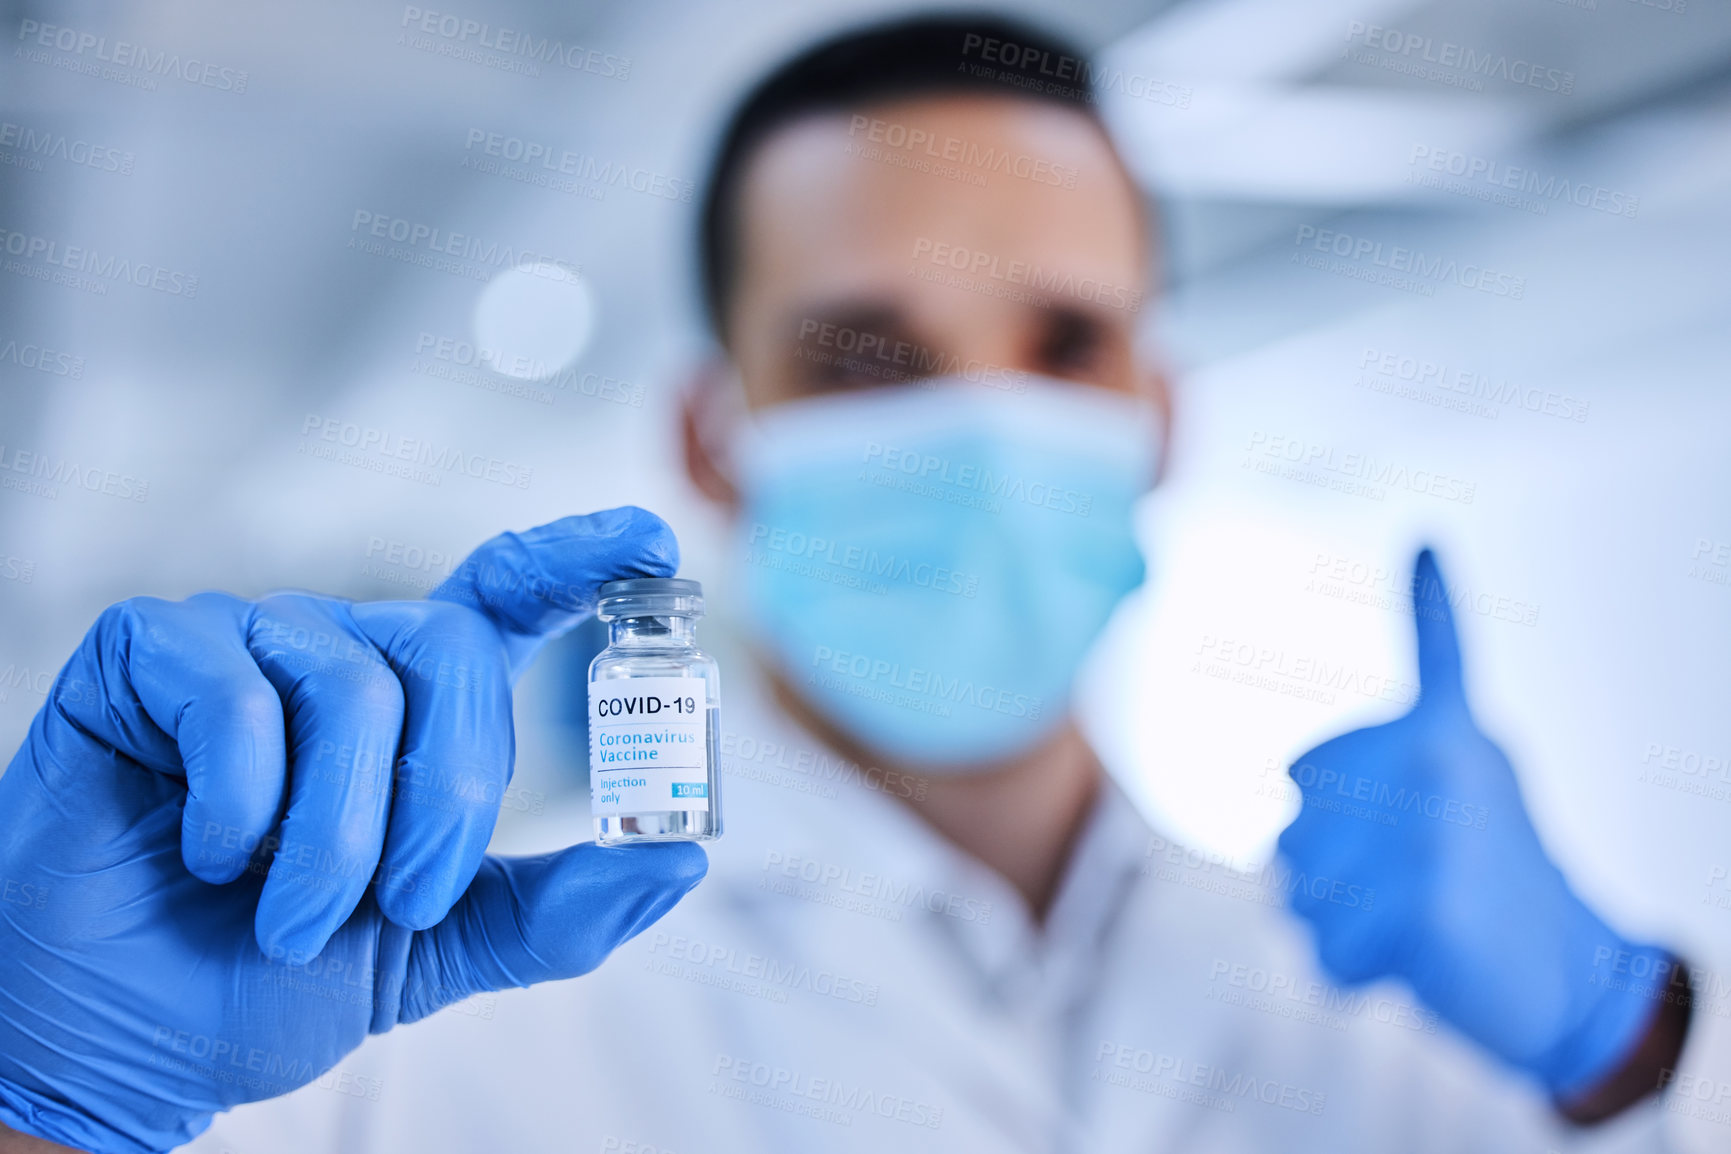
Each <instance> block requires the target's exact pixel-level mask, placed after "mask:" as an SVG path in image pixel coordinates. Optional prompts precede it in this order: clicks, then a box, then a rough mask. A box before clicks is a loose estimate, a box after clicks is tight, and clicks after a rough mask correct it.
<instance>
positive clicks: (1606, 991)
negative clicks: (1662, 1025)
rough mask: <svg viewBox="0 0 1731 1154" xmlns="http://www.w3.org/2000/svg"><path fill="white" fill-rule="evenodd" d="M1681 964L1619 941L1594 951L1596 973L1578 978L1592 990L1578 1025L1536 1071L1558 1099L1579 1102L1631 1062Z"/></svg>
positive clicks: (1655, 950) (1660, 953) (1647, 948)
mask: <svg viewBox="0 0 1731 1154" xmlns="http://www.w3.org/2000/svg"><path fill="white" fill-rule="evenodd" d="M1678 965H1681V963H1680V962H1678V961H1677V959H1675V958H1674V957H1672V955H1671V954H1670V952H1669V951H1667V950H1664V949H1662V948H1660V947H1658V946H1651V945H1635V944H1632V943H1629V942H1624V941H1621V940H1619V939H1616V938H1614V937H1611V938H1610V940H1608V941H1607V942H1606V943H1605V944H1602V945H1596V946H1595V947H1594V948H1593V961H1592V966H1591V968H1590V969H1588V970H1587V971H1586V972H1584V973H1582V974H1579V975H1578V976H1577V977H1575V978H1574V979H1573V980H1575V981H1580V982H1584V983H1585V984H1586V985H1587V986H1588V987H1589V990H1588V992H1587V994H1586V995H1584V996H1583V998H1582V1003H1583V1006H1584V1012H1583V1013H1582V1015H1581V1018H1580V1021H1579V1024H1578V1025H1577V1026H1576V1028H1575V1029H1573V1030H1570V1031H1569V1032H1568V1034H1567V1035H1566V1036H1565V1037H1564V1038H1563V1039H1562V1040H1561V1041H1559V1042H1558V1044H1557V1045H1556V1046H1554V1047H1552V1049H1551V1051H1550V1053H1549V1054H1548V1055H1546V1058H1545V1060H1544V1061H1543V1062H1541V1063H1540V1068H1539V1070H1538V1071H1537V1072H1538V1074H1539V1076H1540V1077H1541V1078H1542V1079H1543V1080H1544V1082H1545V1086H1546V1088H1548V1089H1549V1090H1550V1092H1551V1094H1552V1096H1553V1097H1555V1098H1557V1099H1559V1100H1562V1101H1568V1100H1570V1099H1574V1098H1578V1097H1580V1096H1582V1095H1584V1094H1586V1093H1587V1092H1588V1091H1590V1090H1592V1089H1593V1088H1594V1087H1596V1086H1597V1085H1599V1084H1600V1083H1601V1082H1603V1081H1604V1080H1605V1079H1606V1078H1608V1077H1610V1076H1611V1075H1612V1074H1614V1073H1615V1072H1616V1071H1617V1070H1618V1069H1619V1068H1620V1067H1621V1065H1622V1064H1623V1063H1624V1062H1625V1061H1627V1060H1628V1058H1629V1055H1630V1054H1631V1053H1633V1052H1634V1050H1635V1048H1636V1047H1637V1046H1639V1045H1640V1043H1641V1039H1642V1038H1644V1037H1645V1036H1646V1034H1647V1031H1648V1029H1649V1028H1650V1027H1651V1025H1652V1022H1653V1018H1654V1016H1655V1015H1656V1014H1657V1013H1658V1012H1659V1007H1660V1005H1661V1002H1662V1000H1663V998H1664V996H1665V990H1666V987H1667V986H1668V984H1669V983H1670V981H1671V977H1672V971H1673V970H1674V969H1675V968H1676V967H1677V966H1678Z"/></svg>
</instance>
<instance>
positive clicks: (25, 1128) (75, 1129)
mask: <svg viewBox="0 0 1731 1154" xmlns="http://www.w3.org/2000/svg"><path fill="white" fill-rule="evenodd" d="M212 1117H213V1115H210V1114H202V1115H195V1116H194V1117H193V1118H192V1119H191V1120H189V1121H188V1122H187V1123H186V1124H185V1125H184V1126H183V1127H180V1128H178V1129H177V1132H176V1133H174V1134H162V1135H160V1136H159V1137H160V1138H161V1139H162V1141H161V1142H157V1143H153V1142H142V1141H140V1140H138V1139H137V1138H133V1137H131V1136H130V1135H128V1134H124V1133H122V1132H121V1131H119V1130H116V1129H114V1128H113V1127H112V1126H109V1125H107V1124H106V1123H103V1122H99V1121H98V1120H96V1119H95V1118H92V1117H90V1116H89V1115H88V1114H85V1113H83V1112H82V1111H80V1110H78V1109H77V1108H76V1107H74V1106H72V1105H70V1104H68V1103H66V1102H57V1101H54V1100H52V1099H49V1098H45V1097H43V1096H42V1095H41V1094H38V1093H35V1092H34V1091H31V1090H26V1089H24V1088H23V1087H21V1086H16V1085H13V1084H12V1083H10V1082H5V1081H0V1123H4V1124H5V1125H7V1126H9V1127H11V1128H12V1129H14V1130H16V1131H18V1133H20V1134H28V1135H30V1136H31V1137H33V1138H40V1139H42V1140H43V1141H44V1142H58V1143H59V1144H60V1145H62V1146H70V1147H72V1148H73V1149H75V1150H87V1151H89V1152H90V1154H158V1152H159V1151H165V1150H172V1149H174V1148H175V1147H176V1146H182V1145H184V1144H186V1143H187V1142H190V1141H191V1140H192V1139H194V1138H196V1137H198V1135H200V1134H202V1133H204V1132H205V1130H206V1129H207V1128H208V1127H209V1126H210V1120H211V1118H212Z"/></svg>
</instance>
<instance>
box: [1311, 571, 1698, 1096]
mask: <svg viewBox="0 0 1731 1154" xmlns="http://www.w3.org/2000/svg"><path fill="white" fill-rule="evenodd" d="M1413 615H1414V618H1415V620H1416V622H1417V627H1418V668H1419V685H1420V694H1419V699H1418V702H1417V703H1416V704H1415V705H1414V706H1413V708H1412V710H1411V711H1410V712H1409V713H1407V714H1406V716H1404V717H1402V718H1400V719H1398V720H1396V721H1393V722H1390V723H1388V724H1386V725H1377V726H1372V727H1370V728H1367V729H1359V730H1355V731H1353V732H1351V733H1347V734H1344V735H1343V736H1340V737H1337V738H1334V739H1333V740H1331V741H1327V742H1324V743H1323V744H1322V745H1319V746H1317V747H1316V748H1315V749H1313V750H1311V751H1310V752H1309V753H1306V754H1305V755H1304V756H1303V757H1301V758H1299V759H1298V761H1297V762H1296V763H1295V764H1294V765H1293V766H1292V768H1291V769H1290V771H1289V772H1290V773H1291V775H1292V777H1293V779H1294V780H1295V781H1296V782H1297V783H1298V785H1299V787H1300V789H1301V790H1302V792H1303V801H1304V807H1303V810H1302V812H1300V813H1299V815H1298V817H1297V818H1296V819H1295V820H1294V821H1293V823H1292V824H1291V825H1290V826H1288V827H1287V829H1286V830H1285V832H1284V833H1282V834H1281V836H1280V852H1281V854H1282V856H1283V857H1284V858H1285V861H1286V864H1287V865H1288V866H1289V867H1290V868H1291V869H1292V870H1293V871H1294V873H1295V875H1302V876H1303V879H1305V881H1307V882H1308V881H1311V880H1313V879H1335V880H1343V881H1346V882H1348V883H1351V884H1353V885H1355V886H1357V887H1359V889H1358V891H1357V892H1360V893H1363V892H1366V891H1374V895H1375V896H1374V900H1372V901H1369V902H1362V901H1361V902H1359V903H1358V904H1356V905H1350V904H1347V903H1346V902H1344V901H1342V900H1338V893H1337V891H1336V889H1335V888H1334V887H1332V886H1331V885H1322V884H1302V883H1299V882H1298V881H1297V879H1295V884H1294V885H1292V886H1290V887H1289V890H1290V892H1291V895H1292V897H1291V904H1292V908H1293V909H1294V911H1295V912H1297V913H1298V914H1299V915H1300V916H1301V917H1303V918H1304V919H1305V920H1306V921H1308V922H1309V923H1310V924H1311V926H1312V928H1313V929H1314V931H1315V934H1316V941H1317V948H1318V952H1319V954H1320V956H1321V960H1322V964H1323V968H1324V969H1325V970H1326V971H1327V972H1328V973H1329V974H1330V975H1331V976H1332V977H1333V978H1334V979H1335V980H1337V981H1340V982H1343V983H1347V984H1356V983H1360V982H1366V981H1371V980H1374V979H1378V978H1384V977H1391V976H1392V977H1397V978H1400V979H1403V980H1404V981H1406V982H1407V983H1408V984H1409V985H1410V986H1411V987H1412V989H1413V990H1414V992H1415V993H1416V994H1417V995H1418V996H1419V998H1420V999H1421V1000H1422V1001H1423V1002H1424V1003H1425V1004H1426V1005H1428V1006H1429V1007H1430V1008H1432V1009H1433V1010H1435V1011H1436V1012H1437V1013H1438V1014H1439V1015H1440V1016H1441V1017H1442V1018H1443V1019H1444V1020H1445V1021H1447V1022H1449V1023H1450V1024H1452V1025H1453V1026H1454V1027H1455V1028H1456V1029H1458V1030H1459V1031H1461V1032H1462V1033H1463V1034H1465V1035H1467V1036H1468V1037H1470V1038H1472V1039H1474V1040H1475V1041H1477V1042H1478V1043H1479V1044H1481V1045H1482V1046H1484V1047H1485V1048H1486V1049H1488V1050H1490V1051H1491V1052H1492V1053H1494V1054H1496V1055H1498V1056H1499V1057H1501V1058H1502V1059H1503V1060H1504V1061H1506V1062H1508V1063H1509V1064H1511V1065H1513V1066H1515V1067H1518V1068H1520V1069H1522V1070H1525V1071H1527V1072H1529V1073H1530V1074H1532V1075H1533V1076H1534V1077H1536V1078H1537V1079H1538V1080H1539V1081H1540V1082H1542V1083H1543V1085H1544V1086H1545V1087H1546V1089H1547V1090H1548V1091H1549V1092H1550V1093H1551V1095H1552V1096H1553V1097H1554V1098H1556V1099H1557V1100H1559V1101H1560V1102H1567V1101H1569V1100H1570V1099H1573V1098H1576V1097H1578V1096H1579V1095H1581V1094H1582V1093H1583V1092H1585V1091H1588V1090H1589V1089H1591V1088H1592V1087H1594V1086H1595V1085H1597V1084H1598V1083H1599V1082H1600V1080H1601V1079H1603V1078H1604V1077H1605V1076H1606V1075H1607V1074H1610V1073H1611V1072H1613V1071H1615V1070H1616V1069H1617V1068H1618V1066H1619V1064H1620V1063H1621V1062H1622V1060H1623V1059H1624V1058H1625V1057H1626V1056H1628V1054H1629V1053H1630V1051H1631V1050H1632V1049H1633V1048H1634V1047H1635V1045H1636V1044H1637V1043H1638V1042H1639V1041H1640V1040H1641V1039H1642V1037H1643V1036H1644V1035H1645V1032H1646V1030H1647V1028H1648V1025H1649V1023H1650V1022H1651V1021H1652V1019H1653V1015H1654V1013H1655V1011H1656V1009H1657V1005H1658V1002H1657V999H1656V996H1655V983H1654V982H1653V981H1651V980H1649V981H1648V982H1645V983H1643V982H1642V981H1640V980H1635V981H1630V980H1628V979H1629V975H1630V974H1631V973H1633V974H1646V975H1654V976H1657V978H1658V981H1657V983H1656V987H1657V988H1662V987H1663V985H1664V980H1663V975H1664V974H1665V973H1666V972H1667V970H1668V969H1669V967H1670V966H1671V964H1672V962H1671V960H1670V959H1669V957H1668V955H1667V954H1666V953H1665V951H1663V950H1661V949H1658V948H1656V947H1652V946H1643V945H1637V944H1634V943H1631V942H1628V941H1625V940H1624V939H1623V937H1622V936H1621V935H1619V934H1618V933H1617V932H1616V931H1615V930H1613V929H1611V927H1610V926H1608V925H1606V924H1605V922H1604V921H1602V920H1601V919H1600V918H1599V917H1598V916H1597V915H1595V914H1594V913H1593V911H1592V910H1590V909H1588V908H1587V906H1586V904H1585V903H1583V902H1582V901H1581V899H1580V898H1579V897H1578V896H1576V894H1575V892H1574V891H1573V890H1572V889H1570V888H1569V884H1568V882H1567V881H1566V880H1565V879H1564V877H1563V875H1562V873H1561V872H1560V871H1559V870H1558V869H1557V867H1556V866H1555V865H1553V864H1552V863H1551V860H1550V859H1549V858H1548V857H1547V856H1546V854H1545V850H1544V847H1543V846H1542V845H1541V844H1540V843H1539V838H1538V835H1537V833H1536V832H1535V831H1534V829H1533V825H1532V822H1531V821H1530V820H1529V819H1528V817H1527V812H1526V808H1525V806H1524V805H1523V804H1522V801H1521V792H1520V787H1519V785H1518V783H1517V782H1516V780H1515V775H1514V771H1513V769H1512V768H1511V767H1510V765H1509V761H1508V758H1506V757H1505V756H1504V755H1503V752H1502V750H1500V749H1499V748H1497V746H1496V745H1495V744H1494V743H1492V742H1491V740H1490V739H1489V738H1487V737H1486V736H1485V735H1484V734H1483V733H1481V732H1479V729H1478V726H1477V725H1476V724H1475V723H1474V721H1473V716H1472V712H1471V710H1470V709H1469V708H1468V704H1467V697H1466V690H1465V686H1464V684H1463V682H1462V676H1461V655H1460V646H1459V642H1458V641H1457V639H1456V635H1455V624H1454V617H1453V614H1452V612H1451V611H1450V604H1449V597H1448V593H1447V589H1446V587H1445V586H1444V584H1443V579H1442V576H1441V574H1440V573H1439V572H1438V570H1437V564H1436V558H1435V557H1434V556H1433V555H1432V554H1431V552H1430V551H1429V550H1428V549H1427V550H1425V551H1424V552H1422V553H1420V554H1419V556H1418V560H1417V563H1416V565H1415V568H1414V574H1413Z"/></svg>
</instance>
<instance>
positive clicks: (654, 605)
mask: <svg viewBox="0 0 1731 1154" xmlns="http://www.w3.org/2000/svg"><path fill="white" fill-rule="evenodd" d="M596 615H597V616H599V617H600V618H601V620H603V621H605V622H607V628H608V632H609V636H608V640H607V648H605V649H603V650H602V651H601V652H600V653H598V654H596V655H595V660H594V661H592V662H590V663H589V801H590V811H591V813H593V815H594V817H595V840H596V842H598V843H599V844H601V845H622V844H625V843H628V842H638V841H710V840H712V839H714V838H718V837H720V836H721V798H720V796H719V793H718V790H717V786H718V785H719V783H720V777H721V721H720V716H721V671H720V670H719V669H718V668H717V667H716V664H715V658H713V657H711V656H709V654H707V653H705V652H703V651H702V650H701V649H699V648H697V619H698V618H699V617H702V616H703V586H702V585H700V584H698V583H697V582H696V581H686V580H683V579H681V578H677V577H637V578H633V579H631V580H628V581H609V582H607V583H606V584H605V585H603V586H601V589H600V603H599V605H598V606H597V608H596Z"/></svg>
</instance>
